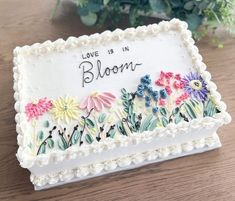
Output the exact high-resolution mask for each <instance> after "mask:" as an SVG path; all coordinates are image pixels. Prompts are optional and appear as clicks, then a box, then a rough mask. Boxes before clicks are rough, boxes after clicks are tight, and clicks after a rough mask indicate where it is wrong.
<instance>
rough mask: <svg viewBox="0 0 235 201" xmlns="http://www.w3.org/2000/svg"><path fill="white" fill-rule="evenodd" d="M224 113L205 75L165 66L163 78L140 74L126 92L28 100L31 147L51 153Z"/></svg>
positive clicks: (41, 151)
mask: <svg viewBox="0 0 235 201" xmlns="http://www.w3.org/2000/svg"><path fill="white" fill-rule="evenodd" d="M152 79H153V80H152ZM219 112H220V111H219V110H218V108H217V106H216V104H215V103H214V100H213V98H212V97H211V95H210V91H209V90H208V89H207V84H206V82H205V81H204V80H203V78H202V77H201V75H200V74H198V73H197V72H190V73H188V74H186V75H182V74H176V73H173V72H163V71H161V72H160V74H159V76H158V77H157V78H155V77H153V78H151V77H150V75H143V76H142V77H140V79H139V82H138V83H136V90H135V91H132V92H129V91H127V89H125V88H122V89H120V94H112V93H110V92H102V91H101V92H94V93H91V94H90V95H89V96H88V97H85V98H84V99H83V100H82V101H81V102H77V101H76V99H75V98H74V97H69V96H66V97H59V98H57V99H55V100H49V99H48V98H46V97H44V98H41V99H39V100H37V101H33V102H30V103H28V104H26V106H25V114H26V116H27V120H28V122H29V123H31V124H32V127H33V128H34V131H35V132H34V133H33V135H34V137H33V138H32V139H33V141H32V142H30V143H29V145H28V147H29V148H30V149H32V150H34V151H32V154H34V155H39V154H45V153H48V152H50V151H51V150H53V149H60V150H66V149H67V148H69V147H71V146H73V145H78V146H82V145H83V144H84V143H85V144H91V143H95V142H100V141H102V140H104V139H106V138H115V137H116V136H118V135H124V136H127V137H128V136H130V135H133V134H140V133H143V132H145V131H153V130H154V129H156V128H164V127H166V126H167V125H168V124H171V123H173V124H179V123H181V122H189V121H191V120H193V119H196V118H203V117H206V116H209V117H213V115H214V114H216V113H219ZM45 114H47V116H49V117H50V118H48V119H50V120H45V119H44V120H43V126H44V129H41V130H39V131H37V124H38V123H39V121H40V119H41V118H42V116H44V115H45ZM62 125H63V126H62Z"/></svg>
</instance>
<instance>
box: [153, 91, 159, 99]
mask: <svg viewBox="0 0 235 201" xmlns="http://www.w3.org/2000/svg"><path fill="white" fill-rule="evenodd" d="M152 97H153V99H154V100H158V91H153V92H152Z"/></svg>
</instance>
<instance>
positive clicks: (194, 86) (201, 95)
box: [184, 72, 209, 102]
mask: <svg viewBox="0 0 235 201" xmlns="http://www.w3.org/2000/svg"><path fill="white" fill-rule="evenodd" d="M184 83H185V85H184V90H185V91H186V92H187V93H188V94H189V95H190V96H191V97H192V98H195V99H197V100H199V101H202V102H204V101H206V100H207V94H208V93H209V91H208V89H207V88H206V83H205V81H204V80H203V79H202V77H201V76H200V75H199V74H198V73H196V72H195V73H193V72H190V73H189V74H188V75H186V76H185V77H184Z"/></svg>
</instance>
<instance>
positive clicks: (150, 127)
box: [148, 119, 157, 131]
mask: <svg viewBox="0 0 235 201" xmlns="http://www.w3.org/2000/svg"><path fill="white" fill-rule="evenodd" d="M156 127H157V119H154V120H153V121H152V122H151V123H150V125H149V127H148V130H149V131H153V130H154V129H155V128H156Z"/></svg>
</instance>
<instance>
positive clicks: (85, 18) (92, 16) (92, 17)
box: [80, 12, 97, 26]
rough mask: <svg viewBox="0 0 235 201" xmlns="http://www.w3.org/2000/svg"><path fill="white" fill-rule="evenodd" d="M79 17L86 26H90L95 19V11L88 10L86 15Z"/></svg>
mask: <svg viewBox="0 0 235 201" xmlns="http://www.w3.org/2000/svg"><path fill="white" fill-rule="evenodd" d="M80 18H81V21H82V23H83V24H85V25H87V26H92V25H94V24H95V23H96V21H97V15H96V14H95V13H91V12H89V13H88V15H82V16H80Z"/></svg>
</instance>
